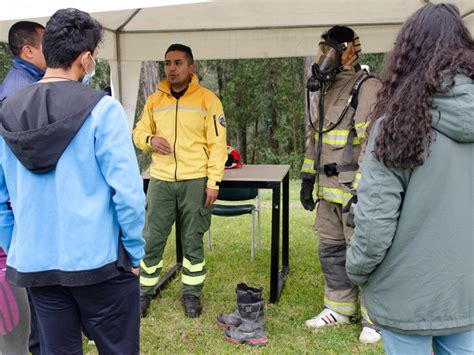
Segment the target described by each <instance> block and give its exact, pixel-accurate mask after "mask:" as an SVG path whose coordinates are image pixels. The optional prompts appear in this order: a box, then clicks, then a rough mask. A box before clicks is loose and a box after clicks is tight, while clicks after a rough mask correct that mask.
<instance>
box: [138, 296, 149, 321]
mask: <svg viewBox="0 0 474 355" xmlns="http://www.w3.org/2000/svg"><path fill="white" fill-rule="evenodd" d="M150 302H151V296H146V295H142V296H140V315H141V316H142V318H145V317H146V315H147V313H148V308H149V307H150Z"/></svg>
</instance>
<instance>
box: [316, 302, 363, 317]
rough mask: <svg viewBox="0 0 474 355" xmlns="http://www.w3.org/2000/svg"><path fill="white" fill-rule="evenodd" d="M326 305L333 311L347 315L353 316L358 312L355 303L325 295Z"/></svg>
mask: <svg viewBox="0 0 474 355" xmlns="http://www.w3.org/2000/svg"><path fill="white" fill-rule="evenodd" d="M324 305H325V306H326V307H327V308H329V309H332V310H333V311H336V312H338V313H341V314H344V315H345V316H352V315H354V314H355V313H356V304H355V303H345V302H334V301H330V300H328V299H327V298H326V297H324Z"/></svg>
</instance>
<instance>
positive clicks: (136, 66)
mask: <svg viewBox="0 0 474 355" xmlns="http://www.w3.org/2000/svg"><path fill="white" fill-rule="evenodd" d="M429 1H430V0H331V1H328V0H324V1H323V0H133V1H130V0H114V1H98V0H80V1H79V0H47V1H43V2H39V1H36V0H35V1H33V0H1V1H0V41H7V37H8V30H9V28H10V26H11V25H12V24H13V23H14V22H16V21H18V20H20V19H23V20H27V19H29V20H33V21H37V22H40V23H42V24H45V23H46V21H47V19H48V17H49V16H51V15H52V14H53V13H54V12H55V11H56V10H57V9H60V8H67V7H76V8H80V9H81V10H83V11H87V12H89V13H91V14H92V15H93V16H94V17H95V18H96V19H97V20H99V21H100V22H101V23H102V25H103V26H104V27H105V29H106V32H105V38H104V43H103V44H102V46H101V48H100V50H99V56H100V57H101V58H103V59H107V60H108V61H109V64H110V72H111V81H112V89H113V95H114V96H115V97H116V98H118V99H119V100H120V101H121V102H122V104H123V106H124V108H125V111H126V112H127V115H128V118H129V123H130V126H132V124H133V119H134V116H135V108H136V103H137V94H138V86H139V78H140V70H141V63H142V61H145V60H160V59H162V58H163V56H164V53H165V51H166V49H167V48H168V46H169V45H170V44H171V43H184V44H187V45H189V46H190V47H191V48H192V49H193V54H194V57H195V58H196V59H238V58H267V57H302V56H309V55H313V54H314V51H315V49H316V46H317V43H318V42H319V38H320V35H321V33H322V32H323V31H324V30H326V29H327V28H328V27H330V26H332V25H335V24H341V25H349V26H351V27H352V28H353V29H354V30H356V31H357V33H358V34H359V37H360V39H361V43H362V51H363V52H365V53H371V52H386V51H388V50H389V49H390V48H391V46H392V44H393V42H394V39H395V36H396V34H397V32H398V31H399V29H400V26H401V24H402V23H403V22H404V21H405V20H406V18H407V17H408V16H409V15H410V14H411V13H412V12H414V11H415V10H416V9H418V8H420V7H421V6H423V5H424V4H425V3H426V2H429ZM431 2H439V0H433V1H431ZM450 2H452V3H455V4H456V5H457V6H458V8H459V10H460V12H461V14H462V16H463V18H464V20H465V22H466V24H467V26H468V27H469V28H470V31H471V32H474V1H473V0H450Z"/></svg>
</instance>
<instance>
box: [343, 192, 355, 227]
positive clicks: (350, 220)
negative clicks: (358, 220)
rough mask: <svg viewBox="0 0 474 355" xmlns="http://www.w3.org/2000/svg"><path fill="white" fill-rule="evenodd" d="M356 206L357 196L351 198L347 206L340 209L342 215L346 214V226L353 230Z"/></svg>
mask: <svg viewBox="0 0 474 355" xmlns="http://www.w3.org/2000/svg"><path fill="white" fill-rule="evenodd" d="M356 205H357V195H354V196H352V197H351V199H350V200H349V201H348V202H347V204H346V205H345V206H344V207H343V208H342V213H347V220H346V226H347V227H350V228H355V221H354V207H355V206H356Z"/></svg>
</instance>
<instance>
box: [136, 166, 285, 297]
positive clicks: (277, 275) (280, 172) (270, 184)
mask: <svg viewBox="0 0 474 355" xmlns="http://www.w3.org/2000/svg"><path fill="white" fill-rule="evenodd" d="M289 170H290V166H289V165H244V166H243V167H242V168H237V169H229V170H225V172H224V178H223V180H222V182H221V185H220V186H223V187H228V188H233V187H235V188H241V187H254V188H255V187H256V188H259V189H271V190H272V237H271V252H270V302H271V303H276V302H278V299H279V297H280V294H281V291H282V290H283V287H284V285H285V278H286V275H287V274H288V271H289V252H288V250H289V181H290V179H289ZM144 186H145V188H146V187H147V186H148V183H147V181H146V177H144ZM282 191H283V194H281V192H282ZM282 197H283V198H282ZM280 210H281V213H280ZM280 215H281V216H282V222H283V223H282V231H281V236H282V238H281V244H282V245H281V255H282V266H281V270H280V267H279V260H280ZM177 216H178V215H177ZM182 261H183V252H182V245H181V238H180V231H179V220H177V221H176V264H175V265H174V266H173V267H172V268H171V269H170V270H169V271H168V272H167V273H166V274H165V275H163V276H162V277H161V278H160V281H159V282H158V284H157V286H156V291H158V290H160V289H162V288H163V287H164V286H165V284H166V283H167V282H168V281H170V280H171V279H172V278H173V277H174V276H175V275H176V272H177V271H178V270H179V268H180V267H181V265H182Z"/></svg>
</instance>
